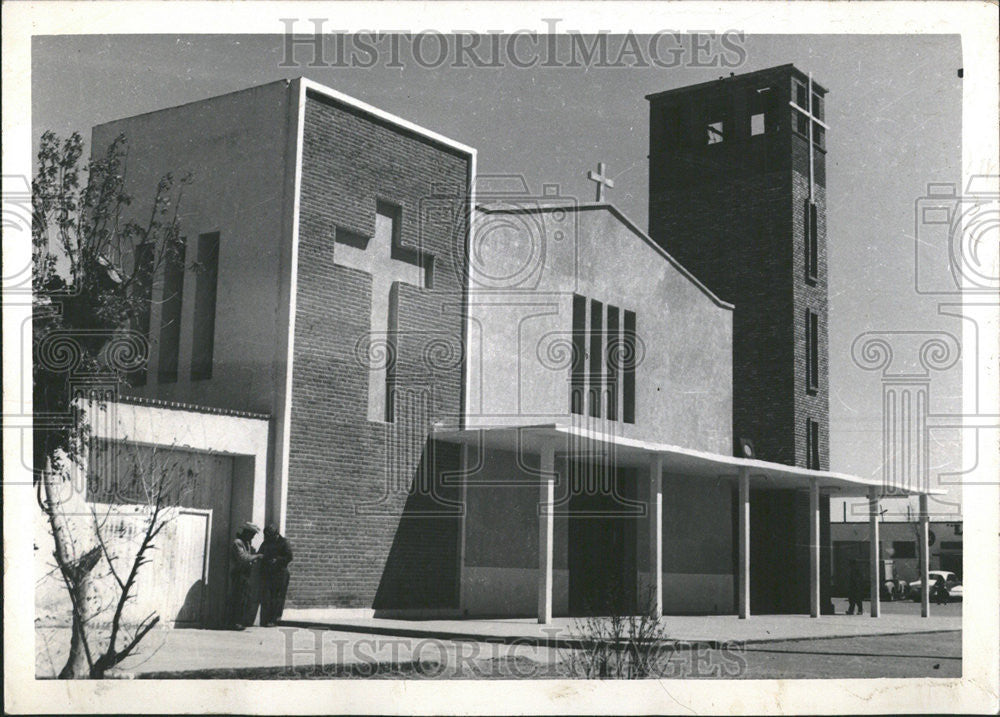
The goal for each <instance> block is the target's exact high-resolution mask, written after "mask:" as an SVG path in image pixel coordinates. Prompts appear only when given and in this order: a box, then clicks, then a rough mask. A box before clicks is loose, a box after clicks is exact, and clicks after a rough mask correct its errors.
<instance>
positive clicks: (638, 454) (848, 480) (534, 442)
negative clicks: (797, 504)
mask: <svg viewBox="0 0 1000 717" xmlns="http://www.w3.org/2000/svg"><path fill="white" fill-rule="evenodd" d="M433 438H434V439H435V440H439V441H444V442H450V443H457V444H460V445H461V446H463V450H462V465H461V467H460V471H459V472H460V474H461V475H466V474H467V472H468V469H469V465H470V461H469V454H470V452H471V451H476V452H477V453H479V454H481V453H482V452H483V451H484V450H502V451H510V452H514V453H516V454H517V455H518V456H527V455H533V456H537V458H538V465H539V468H538V471H537V474H538V489H539V495H538V506H539V510H538V571H537V596H538V600H537V621H538V623H539V624H542V625H548V624H551V623H552V622H553V614H552V606H553V583H554V576H553V533H554V522H555V510H554V506H555V488H556V482H557V480H558V479H559V476H558V475H557V472H556V470H555V464H556V458H557V457H560V458H564V459H565V458H572V459H573V460H581V459H583V460H588V459H593V460H601V461H605V462H608V461H610V462H611V464H613V465H614V466H616V467H625V466H627V467H631V468H640V469H642V470H643V471H644V475H646V478H645V480H647V481H648V483H649V492H648V495H649V500H648V505H647V510H646V511H645V518H644V519H645V520H647V521H648V532H647V535H648V541H649V546H648V548H649V553H648V554H649V562H650V566H649V574H650V576H651V584H650V586H649V587H650V592H651V605H650V607H649V610H650V613H651V615H652V616H654V617H660V616H662V615H663V544H664V532H663V487H662V486H663V479H664V475H672V474H676V475H683V476H685V477H691V478H696V479H702V478H703V479H706V480H710V479H726V480H731V481H733V482H734V483H735V485H736V486H737V488H738V499H737V502H736V504H735V506H734V508H735V510H736V514H737V520H736V522H737V526H738V527H737V544H738V560H737V566H736V583H737V606H738V608H737V615H738V617H739V618H740V619H746V618H749V617H750V555H751V546H750V536H751V533H750V517H751V513H750V498H751V488H753V489H754V490H757V489H786V490H787V489H792V490H801V491H808V496H809V511H808V512H809V515H808V519H809V545H808V548H809V581H808V582H809V616H810V617H811V618H818V617H819V616H820V613H821V596H820V588H821V579H820V564H821V545H820V526H821V523H820V496H821V495H831V494H835V495H836V496H837V497H852V496H854V497H867V498H868V500H869V505H870V510H869V544H870V546H871V550H870V556H869V557H870V570H869V574H870V595H871V597H870V600H871V603H870V604H871V616H872V617H879V615H880V612H881V611H880V602H879V600H880V578H879V575H880V571H879V566H880V559H881V556H880V555H879V501H880V499H881V498H882V497H884V496H886V495H891V496H892V497H903V496H905V495H907V492H905V491H902V490H898V489H893V490H891V491H889V490H887V488H886V486H884V485H882V484H881V482H879V481H876V480H871V479H865V478H861V477H858V476H851V475H846V474H843V473H835V472H831V471H817V470H809V469H805V468H798V467H795V466H787V465H781V464H777V463H770V462H767V461H761V460H756V459H753V458H741V457H734V456H727V455H722V454H713V453H707V452H702V451H696V450H691V449H686V448H680V447H677V446H672V445H668V444H662V443H653V442H649V441H642V440H636V439H632V438H626V437H623V436H619V435H612V434H607V433H601V432H597V431H592V430H588V429H586V428H582V427H578V426H569V425H556V424H549V425H536V426H513V427H508V426H505V427H496V428H469V429H465V430H448V429H445V430H437V431H435V432H434V433H433ZM463 486H464V483H463ZM933 492H934V491H926V492H920V493H919V496H920V521H921V531H920V547H919V548H918V550H919V552H920V555H921V556H922V560H921V566H920V570H921V574H922V575H923V589H922V598H921V601H922V610H921V614H922V616H923V617H927V616H928V615H929V614H930V607H929V604H930V595H929V588H930V585H929V580H928V579H927V573H928V568H929V563H928V537H929V536H928V532H929V528H928V524H929V516H928V510H927V507H928V506H927V496H928V494H930V493H933ZM462 496H463V498H462V499H463V501H464V500H465V497H464V496H465V490H464V487H463V489H462ZM464 531H465V526H463V535H464ZM463 540H464V537H463ZM463 569H464V563H463ZM693 619H697V618H693Z"/></svg>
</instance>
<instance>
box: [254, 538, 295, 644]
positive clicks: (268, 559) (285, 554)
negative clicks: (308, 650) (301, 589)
mask: <svg viewBox="0 0 1000 717" xmlns="http://www.w3.org/2000/svg"><path fill="white" fill-rule="evenodd" d="M259 554H260V555H261V556H263V559H264V561H263V562H262V563H261V565H260V587H261V590H260V624H261V625H263V626H264V627H273V626H274V623H276V622H277V621H278V620H280V619H281V613H282V612H284V609H285V594H286V593H287V592H288V564H289V563H290V562H292V546H291V545H290V544H289V542H288V539H287V538H285V537H283V536H282V535H281V534H280V533H279V532H278V528H277V527H276V526H275V525H273V524H271V525H268V526H267V527H266V528H264V542H263V543H261V544H260V551H259Z"/></svg>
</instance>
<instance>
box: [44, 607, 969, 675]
mask: <svg viewBox="0 0 1000 717" xmlns="http://www.w3.org/2000/svg"><path fill="white" fill-rule="evenodd" d="M961 621H962V619H961V617H959V616H948V615H937V616H933V617H930V618H921V617H919V615H905V614H904V615H900V614H889V615H885V614H884V615H882V616H881V617H879V618H877V619H875V618H871V617H869V616H867V615H864V616H856V615H824V616H823V617H819V618H809V617H807V616H799V615H764V616H755V617H751V618H750V619H749V620H740V619H739V618H737V617H735V616H732V615H713V616H698V617H694V616H668V617H664V618H663V624H664V626H665V627H666V632H667V634H668V635H669V638H670V639H671V640H673V641H676V642H677V643H678V644H677V647H679V648H682V649H683V648H685V647H691V646H695V645H697V646H705V647H710V648H711V647H717V646H719V645H720V644H721V643H726V642H732V641H737V642H743V643H746V644H762V643H768V642H789V641H795V640H815V639H827V638H838V637H839V638H844V637H861V636H879V635H905V634H919V633H934V632H944V631H957V630H960V629H961ZM585 637H586V635H585V633H584V631H583V630H582V629H581V625H580V621H579V620H578V619H576V618H556V619H554V620H553V622H552V624H550V625H539V624H538V623H537V622H536V621H534V620H530V619H495V620H423V621H418V620H387V619H377V618H371V619H353V620H346V619H344V620H337V621H336V622H334V621H331V622H325V623H316V622H314V623H284V624H283V625H281V626H279V627H276V628H262V627H251V628H248V629H247V630H245V631H243V632H231V631H226V630H199V629H174V630H166V629H165V630H156V631H154V632H153V633H151V634H150V635H149V636H147V638H146V639H145V640H144V641H143V643H142V645H141V646H140V647H141V651H140V653H139V654H137V655H133V656H132V657H130V658H129V659H127V660H126V661H125V662H124V663H122V665H121V666H120V668H121V671H123V672H127V673H132V674H135V675H141V674H144V673H159V672H163V673H168V672H174V673H176V672H189V671H196V670H225V669H232V670H238V669H245V668H287V667H288V666H289V665H295V666H298V667H304V666H312V665H317V666H323V665H340V666H349V665H357V664H366V665H375V664H378V665H399V664H404V663H423V662H428V663H434V662H450V661H452V660H453V658H454V656H455V655H456V653H458V654H471V653H475V654H476V656H477V657H484V658H487V659H488V658H490V657H491V656H492V657H498V656H502V655H503V654H511V653H510V650H512V649H515V648H516V653H517V655H518V656H519V657H522V658H527V659H531V660H534V661H536V662H539V663H544V662H550V661H551V660H553V659H557V658H558V653H559V649H552V648H565V647H570V646H574V645H575V644H578V641H579V640H580V639H581V638H585ZM68 644H69V630H68V629H67V628H40V629H38V630H36V673H37V674H38V676H39V677H43V676H49V675H51V672H52V670H51V666H52V665H53V664H59V665H61V662H60V659H62V660H65V657H64V656H62V657H60V656H61V655H64V654H65V653H64V650H65V647H66V646H67V645H68ZM46 646H48V648H46Z"/></svg>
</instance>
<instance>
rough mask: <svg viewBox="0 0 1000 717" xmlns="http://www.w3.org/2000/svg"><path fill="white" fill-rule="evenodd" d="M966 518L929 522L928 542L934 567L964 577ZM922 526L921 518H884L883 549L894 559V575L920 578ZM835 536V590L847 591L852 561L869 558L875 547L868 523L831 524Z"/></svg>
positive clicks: (885, 556)
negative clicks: (964, 522)
mask: <svg viewBox="0 0 1000 717" xmlns="http://www.w3.org/2000/svg"><path fill="white" fill-rule="evenodd" d="M962 527H963V524H962V521H961V520H958V521H951V522H936V521H931V522H930V524H929V534H928V539H927V544H928V547H929V549H930V550H929V552H928V561H929V569H930V570H946V571H949V572H953V573H955V575H956V576H957V577H958V579H959V580H961V579H962ZM920 531H921V526H920V523H919V521H908V522H883V523H881V524H880V525H879V539H880V543H881V544H880V552H881V555H882V556H883V559H884V560H886V561H891V563H892V572H893V575H894V577H896V578H897V579H899V580H905V581H906V582H913V581H914V580H919V579H920V548H921V532H920ZM830 536H831V539H832V540H833V590H834V592H833V594H834V595H846V594H847V585H848V583H847V581H848V578H849V575H850V567H849V566H850V561H851V560H856V559H859V558H867V557H868V554H869V551H870V549H871V543H870V539H869V535H868V524H867V523H844V522H837V523H832V524H831V525H830Z"/></svg>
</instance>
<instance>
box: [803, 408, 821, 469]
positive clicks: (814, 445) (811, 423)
mask: <svg viewBox="0 0 1000 717" xmlns="http://www.w3.org/2000/svg"><path fill="white" fill-rule="evenodd" d="M806 453H807V455H806V468H809V469H811V470H814V471H818V470H819V423H818V422H816V421H815V420H813V419H812V418H808V419H806Z"/></svg>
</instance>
